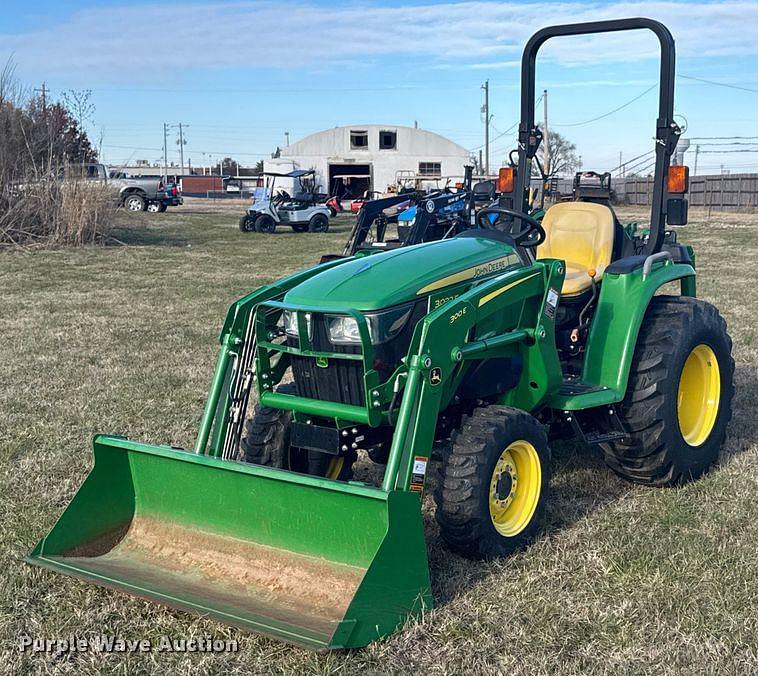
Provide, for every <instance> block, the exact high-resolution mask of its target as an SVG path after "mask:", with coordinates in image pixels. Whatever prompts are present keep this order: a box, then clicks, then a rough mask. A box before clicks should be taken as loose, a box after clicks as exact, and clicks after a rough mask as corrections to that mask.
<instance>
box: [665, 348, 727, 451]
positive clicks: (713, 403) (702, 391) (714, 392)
mask: <svg viewBox="0 0 758 676" xmlns="http://www.w3.org/2000/svg"><path fill="white" fill-rule="evenodd" d="M720 400H721V374H720V373H719V363H718V360H717V359H716V354H715V353H714V351H713V350H712V349H711V348H710V347H708V345H705V344H700V345H698V346H697V347H695V348H694V349H693V350H692V352H690V355H689V357H687V361H686V362H684V368H682V375H681V377H680V378H679V391H678V394H677V400H676V413H677V417H678V418H679V431H680V432H681V433H682V437H683V438H684V440H685V441H686V442H687V443H688V444H689V445H690V446H700V445H701V444H703V443H705V440H706V439H707V438H708V436H709V435H710V433H711V431H712V430H713V426H714V425H715V424H716V416H717V415H718V412H719V401H720Z"/></svg>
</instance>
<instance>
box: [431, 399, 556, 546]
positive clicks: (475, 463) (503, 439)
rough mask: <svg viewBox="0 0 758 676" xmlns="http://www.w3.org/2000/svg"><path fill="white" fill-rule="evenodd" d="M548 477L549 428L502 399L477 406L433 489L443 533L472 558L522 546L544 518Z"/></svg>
mask: <svg viewBox="0 0 758 676" xmlns="http://www.w3.org/2000/svg"><path fill="white" fill-rule="evenodd" d="M549 481H550V449H549V447H548V445H547V433H546V431H545V428H544V427H543V426H542V425H540V424H539V423H538V422H537V420H536V419H535V418H534V417H533V416H531V415H529V414H528V413H525V412H524V411H520V410H518V409H514V408H507V407H505V406H488V407H485V408H479V409H476V410H475V411H474V412H473V414H472V415H471V416H466V417H465V418H464V419H463V423H462V425H461V427H460V428H459V430H458V431H457V432H456V433H455V434H454V435H453V441H452V443H451V444H449V445H448V446H447V448H445V450H444V452H443V457H442V466H441V468H440V477H439V482H438V485H437V490H436V491H435V496H434V497H435V500H436V502H437V514H436V517H437V523H438V524H439V526H440V532H441V534H442V538H443V540H444V541H445V542H446V543H447V545H448V546H449V547H450V548H451V549H452V550H454V551H456V552H458V553H459V554H463V555H464V556H467V557H470V558H491V557H496V556H505V555H507V554H510V553H512V552H514V551H516V550H518V549H522V548H523V547H526V546H527V545H528V544H529V543H530V542H531V541H532V540H533V539H534V537H535V535H536V534H537V531H538V529H539V526H540V522H541V521H542V517H543V513H544V511H545V505H546V503H547V493H548V484H549Z"/></svg>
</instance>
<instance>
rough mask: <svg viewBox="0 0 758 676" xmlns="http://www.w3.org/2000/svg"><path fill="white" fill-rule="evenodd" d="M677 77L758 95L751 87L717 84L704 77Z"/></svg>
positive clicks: (724, 83) (725, 83)
mask: <svg viewBox="0 0 758 676" xmlns="http://www.w3.org/2000/svg"><path fill="white" fill-rule="evenodd" d="M677 77H681V78H684V79H685V80H695V81H696V82H704V83H705V84H709V85H715V86H716V87H726V88H728V89H739V90H740V91H743V92H750V93H752V94H758V89H750V87H741V86H740V85H733V84H728V83H727V82H717V81H716V80H706V79H705V78H704V77H695V76H693V75H678V76H677Z"/></svg>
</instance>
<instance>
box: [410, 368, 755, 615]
mask: <svg viewBox="0 0 758 676" xmlns="http://www.w3.org/2000/svg"><path fill="white" fill-rule="evenodd" d="M734 381H735V395H734V399H733V403H732V420H731V422H730V424H729V427H728V429H727V438H726V443H725V444H724V449H723V451H722V454H721V457H720V459H719V464H721V465H724V464H726V463H728V462H729V460H730V459H731V458H733V457H736V456H738V455H741V454H742V453H744V452H745V451H747V450H749V449H750V448H751V447H752V448H754V447H755V444H756V442H757V441H758V417H756V415H755V411H756V410H757V409H758V373H756V371H755V368H754V367H753V366H752V364H750V363H748V364H744V365H739V366H737V367H736V368H735V374H734ZM550 448H551V450H552V453H553V475H552V480H551V484H550V500H549V503H548V507H547V514H546V519H545V523H544V527H543V531H542V533H543V535H542V537H545V536H548V537H549V536H551V535H553V534H558V533H560V531H562V530H565V529H568V528H570V527H571V526H572V525H574V524H576V523H578V522H580V521H582V520H583V519H584V518H586V517H587V516H589V515H590V514H592V513H594V512H597V511H600V510H602V509H604V508H605V507H607V506H609V505H613V504H614V503H617V502H619V501H620V500H622V499H623V498H624V497H626V496H627V495H628V494H629V493H631V492H632V491H638V490H640V488H639V487H638V486H636V485H634V484H631V483H629V482H627V481H625V480H623V479H621V478H620V477H618V476H616V475H615V474H614V473H613V472H612V471H611V470H610V469H609V468H608V467H607V466H606V465H605V462H604V461H603V455H602V451H601V450H600V449H599V448H597V447H591V448H590V447H587V446H585V445H583V444H580V443H577V442H553V443H552V444H551V445H550ZM434 469H436V468H434ZM714 471H716V472H717V471H718V465H717V466H716V468H715V470H714ZM435 476H436V471H434V470H433V471H432V472H431V473H430V480H429V481H428V482H427V489H426V497H425V501H424V527H425V531H426V535H427V543H428V553H429V569H430V573H431V578H432V593H433V595H434V601H435V606H436V607H441V606H443V605H446V604H447V603H450V602H452V601H454V600H455V599H456V598H458V597H459V596H463V595H466V594H468V593H472V592H473V590H474V588H475V587H476V586H477V584H478V583H480V582H482V581H484V580H487V579H488V578H492V577H493V576H494V575H497V574H499V571H502V570H503V569H507V567H508V566H509V565H514V566H516V567H519V566H521V565H523V564H522V563H520V562H519V561H520V559H521V556H524V555H522V554H516V555H514V556H513V557H512V563H511V558H506V559H502V560H499V561H494V562H486V561H470V560H468V559H465V558H463V557H461V556H458V555H457V554H453V553H452V552H450V550H448V549H447V548H446V547H445V545H444V544H443V542H442V540H441V536H440V533H439V528H438V526H437V523H436V521H435V519H434V509H435V506H434V500H433V498H432V497H431V495H432V492H433V486H434V483H435V482H434V478H435ZM650 490H667V489H650ZM527 551H528V550H527Z"/></svg>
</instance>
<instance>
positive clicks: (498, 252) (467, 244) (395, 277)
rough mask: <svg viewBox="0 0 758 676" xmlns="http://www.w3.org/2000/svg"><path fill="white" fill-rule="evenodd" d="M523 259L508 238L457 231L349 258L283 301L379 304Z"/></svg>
mask: <svg viewBox="0 0 758 676" xmlns="http://www.w3.org/2000/svg"><path fill="white" fill-rule="evenodd" d="M520 265H522V262H521V259H520V258H519V256H518V255H517V254H516V252H515V250H514V248H513V247H512V246H511V245H509V244H507V243H506V242H502V241H497V240H494V239H489V238H484V237H471V236H467V237H455V238H453V239H448V240H443V241H440V242H428V243H426V244H418V245H416V246H410V247H403V248H400V249H396V250H394V251H387V252H384V253H379V254H374V255H370V256H364V257H361V258H355V259H353V260H350V261H347V262H346V263H343V264H342V265H338V266H336V267H333V268H330V269H328V270H324V271H323V272H321V273H319V274H317V275H314V276H313V277H311V278H310V279H308V280H306V281H305V282H303V283H302V284H300V285H298V286H296V287H295V288H293V289H291V290H290V291H289V292H288V293H287V294H286V295H285V297H284V302H285V303H291V304H293V305H306V306H307V305H310V306H321V307H334V308H337V307H351V308H355V309H356V310H361V311H370V310H379V309H381V308H385V307H390V306H393V305H399V304H400V303H404V302H407V301H411V300H413V299H415V298H418V297H420V296H424V295H428V294H430V293H432V292H434V291H438V290H440V289H444V288H445V287H449V286H453V285H455V284H460V283H461V282H465V281H467V280H471V281H474V280H477V279H481V278H484V277H490V276H492V275H495V274H498V273H501V272H503V271H504V270H505V269H506V268H514V267H518V266H520Z"/></svg>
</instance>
